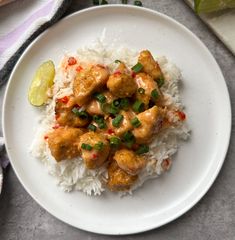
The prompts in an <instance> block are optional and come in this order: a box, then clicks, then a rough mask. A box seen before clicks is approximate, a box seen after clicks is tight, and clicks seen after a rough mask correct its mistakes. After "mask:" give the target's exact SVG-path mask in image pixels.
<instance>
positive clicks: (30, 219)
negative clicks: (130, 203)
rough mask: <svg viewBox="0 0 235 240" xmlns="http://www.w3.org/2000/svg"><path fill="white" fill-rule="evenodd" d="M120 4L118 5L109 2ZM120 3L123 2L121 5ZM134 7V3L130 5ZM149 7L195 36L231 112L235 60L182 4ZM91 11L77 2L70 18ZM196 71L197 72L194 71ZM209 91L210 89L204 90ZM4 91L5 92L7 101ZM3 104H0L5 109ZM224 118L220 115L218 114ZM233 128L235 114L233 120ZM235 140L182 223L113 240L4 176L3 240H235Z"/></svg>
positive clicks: (158, 2)
mask: <svg viewBox="0 0 235 240" xmlns="http://www.w3.org/2000/svg"><path fill="white" fill-rule="evenodd" d="M109 2H112V3H118V2H119V1H118V0H116V1H109ZM120 2H121V1H120ZM129 2H133V1H129ZM142 2H143V3H144V6H145V7H148V8H152V9H155V10H158V11H160V12H162V13H165V14H167V15H169V16H171V17H173V18H174V19H176V20H177V21H179V22H181V23H182V24H184V25H185V26H186V27H188V28H189V29H190V30H192V31H193V32H194V33H195V34H196V35H197V36H198V37H199V38H200V39H201V40H202V41H203V42H204V43H205V44H206V46H207V47H208V48H209V50H210V51H211V52H212V54H213V55H214V57H215V58H216V60H217V61H218V63H219V65H220V67H221V69H222V71H223V74H224V76H225V79H226V82H227V85H228V88H229V92H230V96H231V101H232V109H234V103H235V94H234V93H235V58H234V56H233V55H232V54H231V53H230V52H229V51H228V50H227V49H226V48H225V47H224V45H223V44H222V43H221V42H220V41H219V40H218V39H217V38H216V37H215V36H214V35H213V33H212V32H211V31H210V30H209V29H208V28H207V27H206V26H205V25H204V23H203V22H202V21H201V20H200V19H199V18H197V16H195V15H194V13H193V12H192V10H191V9H189V8H188V7H187V6H186V4H185V3H184V2H183V1H182V0H155V1H154V0H145V1H142ZM91 5H92V1H82V0H81V1H78V0H77V1H76V0H73V3H72V5H71V7H70V9H69V10H68V11H67V14H69V13H71V12H73V11H77V10H80V9H82V8H85V7H89V6H91ZM195 67H196V66H195ZM205 87H206V86H205ZM3 92H4V89H1V90H0V96H1V99H2V95H3ZM1 103H2V100H1V101H0V105H1ZM218 114H219V113H218ZM233 123H234V114H233ZM234 159H235V134H234V129H233V132H232V137H231V143H230V148H229V151H228V154H227V157H226V161H225V164H224V166H223V168H222V171H221V172H220V174H219V177H218V178H217V180H216V181H215V183H214V184H213V186H212V188H211V189H210V190H209V192H208V193H207V194H206V195H205V197H203V199H202V200H201V201H200V202H199V203H198V204H197V205H196V206H195V207H194V208H193V209H191V210H190V211H189V212H187V213H186V214H184V215H183V216H182V217H180V218H179V219H177V220H175V221H174V222H171V223H169V224H167V225H166V226H163V227H161V228H159V229H155V230H153V231H149V232H146V233H141V234H138V235H130V236H122V237H112V236H102V235H96V234H93V233H88V232H84V231H81V230H78V229H75V228H73V227H70V226H68V225H66V224H64V223H62V222H61V221H59V220H57V219H55V218H54V217H53V216H51V215H50V214H48V213H47V212H46V211H45V210H44V209H42V208H41V207H40V206H39V205H38V204H37V203H36V202H35V201H34V200H33V199H32V198H31V197H30V196H29V195H28V193H27V192H26V191H25V190H24V189H23V187H22V186H21V184H20V183H19V181H18V179H17V178H16V176H15V174H14V172H13V170H12V169H11V168H8V169H7V171H6V172H5V179H4V187H3V192H2V195H1V196H0V239H1V240H16V239H22V240H31V239H34V240H41V239H42V240H47V239H53V240H54V239H56V240H63V239H66V240H75V239H76V240H77V239H84V240H85V239H89V240H99V239H104V240H106V239H107V240H108V239H128V240H131V239H145V240H148V239H151V240H152V239H158V240H171V239H174V240H186V239H190V240H197V239H199V240H222V239H223V240H232V239H235V187H234V186H235V160H234Z"/></svg>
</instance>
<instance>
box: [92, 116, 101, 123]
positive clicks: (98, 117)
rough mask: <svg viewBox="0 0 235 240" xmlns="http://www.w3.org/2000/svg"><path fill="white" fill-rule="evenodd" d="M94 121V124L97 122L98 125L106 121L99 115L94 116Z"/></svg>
mask: <svg viewBox="0 0 235 240" xmlns="http://www.w3.org/2000/svg"><path fill="white" fill-rule="evenodd" d="M93 120H94V122H96V123H101V122H103V121H104V118H103V117H101V116H99V115H94V116H93Z"/></svg>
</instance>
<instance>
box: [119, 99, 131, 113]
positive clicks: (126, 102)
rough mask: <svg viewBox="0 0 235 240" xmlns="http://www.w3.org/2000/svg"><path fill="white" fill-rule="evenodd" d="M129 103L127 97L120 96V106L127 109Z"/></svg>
mask: <svg viewBox="0 0 235 240" xmlns="http://www.w3.org/2000/svg"><path fill="white" fill-rule="evenodd" d="M129 105H130V103H129V99H128V98H122V99H121V101H120V108H121V109H124V110H128V107H129Z"/></svg>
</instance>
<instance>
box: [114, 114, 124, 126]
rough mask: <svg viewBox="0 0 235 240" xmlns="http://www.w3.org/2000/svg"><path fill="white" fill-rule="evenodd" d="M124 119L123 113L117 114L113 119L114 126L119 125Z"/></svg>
mask: <svg viewBox="0 0 235 240" xmlns="http://www.w3.org/2000/svg"><path fill="white" fill-rule="evenodd" d="M122 120H123V115H117V116H116V117H115V118H114V119H113V121H112V124H113V126H114V127H119V126H120V124H121V122H122Z"/></svg>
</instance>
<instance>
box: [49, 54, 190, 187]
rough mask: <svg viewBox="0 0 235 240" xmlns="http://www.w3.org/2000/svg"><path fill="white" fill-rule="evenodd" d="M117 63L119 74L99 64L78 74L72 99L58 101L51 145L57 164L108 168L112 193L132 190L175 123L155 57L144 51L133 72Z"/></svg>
mask: <svg viewBox="0 0 235 240" xmlns="http://www.w3.org/2000/svg"><path fill="white" fill-rule="evenodd" d="M115 62H116V61H115ZM117 64H118V65H117V68H116V69H114V70H111V69H109V67H108V66H102V65H99V64H98V65H97V64H96V65H91V64H90V65H89V67H87V68H81V69H80V70H79V72H78V73H77V75H76V77H75V79H74V82H73V95H71V96H65V97H63V98H61V99H57V101H56V106H55V117H56V122H57V124H58V126H59V127H58V128H57V129H54V130H53V131H50V132H49V133H48V139H47V141H48V146H49V149H50V151H51V154H52V156H53V157H54V158H55V159H56V161H62V160H68V159H72V158H76V157H82V159H83V161H84V164H85V166H86V168H87V169H97V168H100V167H105V168H107V173H108V177H107V179H106V184H107V187H108V188H109V189H110V190H111V191H127V190H129V189H131V187H132V186H133V185H134V184H135V182H136V181H137V179H138V175H139V174H140V172H141V171H142V170H143V169H144V168H145V167H146V165H147V163H148V161H149V160H148V154H147V153H148V151H149V146H148V144H149V143H151V140H152V138H153V137H154V135H156V134H158V132H159V131H161V129H162V128H166V127H170V126H171V124H176V123H175V122H173V120H171V118H172V117H171V116H172V114H171V115H170V114H168V115H167V112H170V110H169V111H168V109H167V107H166V106H164V102H163V101H162V99H163V94H162V92H161V87H162V85H164V81H165V80H164V75H163V73H162V71H161V68H160V66H159V64H158V63H157V61H155V60H154V58H153V56H152V54H151V53H150V52H149V51H148V50H144V51H141V52H140V54H139V57H138V62H137V64H136V65H135V66H133V67H132V68H131V69H129V68H128V67H127V66H126V65H125V63H124V62H121V61H119V60H118V61H117ZM178 112H179V111H178V110H177V109H176V110H174V113H175V114H177V116H179V118H178V119H180V121H183V120H184V119H185V115H184V119H183V117H182V116H183V114H184V113H183V112H180V113H181V114H179V113H178ZM174 116H175V115H174ZM180 116H181V118H180ZM174 119H175V118H174ZM165 165H166V164H165Z"/></svg>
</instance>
